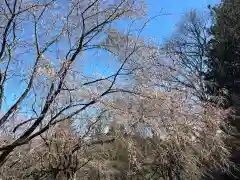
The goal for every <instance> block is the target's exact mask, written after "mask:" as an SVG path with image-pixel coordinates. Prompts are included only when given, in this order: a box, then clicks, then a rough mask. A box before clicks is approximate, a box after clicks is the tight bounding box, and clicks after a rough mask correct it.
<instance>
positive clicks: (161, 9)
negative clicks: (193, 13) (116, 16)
mask: <svg viewBox="0 0 240 180" xmlns="http://www.w3.org/2000/svg"><path fill="white" fill-rule="evenodd" d="M219 1H220V0H146V2H147V4H148V5H149V17H152V16H155V15H156V14H159V13H169V14H170V15H164V16H160V17H158V18H157V19H154V20H153V21H151V22H150V23H149V24H148V26H147V27H146V28H145V30H144V32H143V36H145V37H153V38H154V39H156V40H157V41H158V42H160V43H162V42H163V41H164V40H166V39H167V38H168V37H169V36H170V35H171V34H172V33H173V32H174V27H175V25H176V24H177V22H179V21H180V20H181V18H182V17H183V15H184V13H186V12H187V11H189V10H190V9H197V10H198V11H206V12H207V6H208V5H209V4H216V3H219ZM87 59H90V62H89V61H88V63H87V65H84V71H85V72H86V73H87V74H91V73H92V72H98V73H100V74H103V75H105V76H107V75H110V74H112V73H114V72H115V69H117V64H116V66H114V65H112V64H110V63H109V61H106V59H108V57H106V56H103V57H102V58H100V59H99V58H98V60H97V61H96V58H94V57H93V56H92V55H91V54H89V58H87ZM14 84H15V83H14ZM14 84H9V91H8V92H7V94H6V98H7V99H6V101H7V104H8V105H7V106H5V107H4V108H7V107H9V105H10V104H12V103H13V102H14V101H15V100H14V98H13V94H15V95H17V96H18V95H19V94H20V89H22V88H21V87H16V84H15V85H14ZM11 87H12V88H11ZM16 88H18V89H19V91H18V93H17V92H16Z"/></svg>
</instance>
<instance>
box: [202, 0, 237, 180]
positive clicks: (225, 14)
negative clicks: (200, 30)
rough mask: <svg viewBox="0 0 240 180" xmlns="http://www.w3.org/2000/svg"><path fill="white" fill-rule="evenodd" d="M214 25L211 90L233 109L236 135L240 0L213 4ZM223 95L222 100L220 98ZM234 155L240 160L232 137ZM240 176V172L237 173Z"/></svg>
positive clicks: (216, 98)
mask: <svg viewBox="0 0 240 180" xmlns="http://www.w3.org/2000/svg"><path fill="white" fill-rule="evenodd" d="M212 16H213V25H212V27H211V29H210V33H211V37H212V38H211V40H210V41H209V49H208V61H207V66H208V72H207V74H206V77H205V78H206V82H207V83H206V86H207V91H208V93H209V95H210V96H211V97H214V98H211V99H212V100H214V102H215V103H219V102H220V103H221V104H220V105H221V106H222V107H223V108H226V109H227V108H231V109H233V113H230V114H229V117H228V118H227V121H229V123H230V124H231V125H233V127H235V128H236V130H237V131H236V133H234V137H235V138H236V139H237V140H238V139H240V136H239V135H238V134H239V132H240V118H239V115H240V0H224V1H222V3H221V4H220V5H217V6H215V7H213V8H212ZM219 98H220V101H219ZM229 143H230V147H231V148H232V158H233V161H234V162H235V163H236V165H237V166H239V164H240V152H239V150H237V147H236V143H235V141H233V139H231V140H230V141H229ZM234 174H235V175H236V176H237V178H239V177H240V173H239V172H238V173H234Z"/></svg>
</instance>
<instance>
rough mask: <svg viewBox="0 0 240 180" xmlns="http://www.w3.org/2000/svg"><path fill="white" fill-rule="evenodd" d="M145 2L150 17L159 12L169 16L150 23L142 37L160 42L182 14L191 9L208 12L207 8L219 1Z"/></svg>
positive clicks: (172, 28)
mask: <svg viewBox="0 0 240 180" xmlns="http://www.w3.org/2000/svg"><path fill="white" fill-rule="evenodd" d="M146 2H147V3H148V4H149V16H150V17H152V16H154V15H156V14H159V12H163V13H169V14H170V15H165V16H161V17H158V18H157V19H155V20H153V21H151V23H150V24H149V26H148V27H147V29H146V30H145V33H144V35H147V36H152V37H155V38H158V39H159V41H160V42H161V41H164V40H165V39H166V38H167V37H169V36H170V35H171V33H172V32H173V31H174V27H175V25H176V24H177V22H179V21H180V20H181V18H182V17H183V15H184V13H186V12H188V11H189V10H191V9H197V10H198V11H200V12H201V11H206V12H208V11H207V6H208V5H213V4H217V3H219V2H220V0H146Z"/></svg>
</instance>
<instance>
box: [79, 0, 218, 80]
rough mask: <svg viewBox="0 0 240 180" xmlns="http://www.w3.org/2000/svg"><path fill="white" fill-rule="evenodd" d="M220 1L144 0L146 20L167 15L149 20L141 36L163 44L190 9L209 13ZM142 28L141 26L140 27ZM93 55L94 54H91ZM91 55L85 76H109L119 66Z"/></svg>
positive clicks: (85, 69) (103, 58)
mask: <svg viewBox="0 0 240 180" xmlns="http://www.w3.org/2000/svg"><path fill="white" fill-rule="evenodd" d="M219 1H220V0H146V1H145V2H146V3H147V5H148V7H149V9H148V18H151V17H153V16H156V15H158V14H168V15H162V16H159V17H157V18H154V19H153V20H151V21H150V22H149V23H148V25H147V27H146V28H144V31H143V32H142V36H143V37H145V38H149V37H151V38H153V39H154V40H156V42H157V43H158V44H162V43H164V41H166V40H167V39H168V37H170V36H171V34H172V33H173V32H174V30H175V26H176V24H177V23H178V22H179V21H180V20H181V18H183V16H184V14H185V13H186V12H188V11H189V10H191V9H196V10H197V11H199V12H206V13H209V11H208V8H207V6H208V5H213V4H216V3H218V2H219ZM119 27H120V28H123V29H124V28H125V27H124V22H121V23H120V25H119ZM140 27H142V25H140ZM93 54H94V52H93ZM93 54H92V53H90V54H89V55H88V57H89V58H87V59H90V61H89V60H88V63H87V65H86V64H85V66H84V71H85V72H86V73H87V74H91V73H92V72H98V73H99V74H102V75H104V76H109V75H111V74H113V73H114V72H116V69H117V68H118V66H119V64H117V63H115V64H113V62H112V61H107V59H109V58H110V57H109V56H108V57H106V55H101V57H96V56H95V57H96V58H97V59H98V60H97V61H96V58H90V57H94V55H93Z"/></svg>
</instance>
